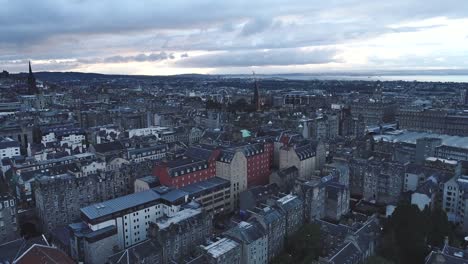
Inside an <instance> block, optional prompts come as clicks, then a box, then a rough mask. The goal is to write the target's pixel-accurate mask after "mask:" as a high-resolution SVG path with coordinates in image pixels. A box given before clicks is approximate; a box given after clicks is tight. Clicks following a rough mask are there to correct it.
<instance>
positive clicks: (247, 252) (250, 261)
mask: <svg viewBox="0 0 468 264" xmlns="http://www.w3.org/2000/svg"><path fill="white" fill-rule="evenodd" d="M224 235H225V236H226V237H229V238H231V239H232V240H234V241H236V242H238V243H239V244H240V245H241V252H242V255H241V263H245V264H254V263H255V264H267V263H268V236H267V233H266V231H265V230H264V228H263V227H262V225H261V224H260V223H258V222H257V221H250V222H244V221H243V222H240V223H239V224H237V225H236V226H234V227H233V228H231V229H229V230H228V231H226V232H225V233H224Z"/></svg>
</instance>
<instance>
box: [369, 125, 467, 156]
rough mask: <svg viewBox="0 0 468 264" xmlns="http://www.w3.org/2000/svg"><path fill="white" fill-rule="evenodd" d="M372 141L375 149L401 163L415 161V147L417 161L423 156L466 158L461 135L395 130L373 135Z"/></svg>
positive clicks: (465, 146)
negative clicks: (388, 154)
mask: <svg viewBox="0 0 468 264" xmlns="http://www.w3.org/2000/svg"><path fill="white" fill-rule="evenodd" d="M439 140H440V141H441V142H440V141H439ZM374 142H375V150H378V151H380V152H386V153H390V154H391V156H392V157H393V158H394V160H396V161H400V162H403V163H404V162H408V161H410V162H416V156H417V155H416V150H417V149H418V150H419V151H418V152H419V153H418V158H419V163H421V160H422V158H423V157H424V159H425V158H428V157H436V158H442V159H447V160H449V159H452V160H458V161H460V160H467V158H468V143H467V140H466V137H462V136H453V135H452V136H451V135H445V134H437V133H431V132H417V131H405V130H397V131H394V132H389V133H384V134H380V135H374ZM418 143H419V147H418Z"/></svg>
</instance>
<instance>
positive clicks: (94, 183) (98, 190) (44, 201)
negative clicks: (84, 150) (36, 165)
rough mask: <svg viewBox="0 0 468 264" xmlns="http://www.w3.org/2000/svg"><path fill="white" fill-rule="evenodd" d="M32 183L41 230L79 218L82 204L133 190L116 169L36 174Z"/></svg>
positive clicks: (123, 175)
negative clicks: (80, 173)
mask: <svg viewBox="0 0 468 264" xmlns="http://www.w3.org/2000/svg"><path fill="white" fill-rule="evenodd" d="M34 184H35V188H34V190H35V191H34V196H35V202H36V210H37V214H38V217H39V219H40V223H41V229H42V231H43V232H44V233H50V232H51V231H52V230H53V229H55V228H57V227H59V226H64V225H67V224H69V223H72V222H74V221H77V220H79V219H80V208H82V207H85V206H88V205H90V204H92V203H96V202H101V201H105V200H109V199H112V198H115V197H118V196H122V195H125V194H127V193H129V192H130V191H133V190H131V189H129V179H128V176H127V175H125V174H120V173H100V174H91V175H88V176H86V177H76V176H74V175H71V174H69V173H66V174H62V175H57V176H52V177H48V176H38V177H37V178H36V181H35V182H34Z"/></svg>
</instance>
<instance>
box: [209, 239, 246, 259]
mask: <svg viewBox="0 0 468 264" xmlns="http://www.w3.org/2000/svg"><path fill="white" fill-rule="evenodd" d="M200 250H201V252H202V254H203V256H204V257H205V260H206V263H208V264H241V256H242V250H241V245H240V244H239V243H238V242H236V241H235V240H232V239H230V238H227V237H224V238H216V239H215V240H214V241H211V240H210V241H209V242H208V243H207V244H206V245H201V246H200Z"/></svg>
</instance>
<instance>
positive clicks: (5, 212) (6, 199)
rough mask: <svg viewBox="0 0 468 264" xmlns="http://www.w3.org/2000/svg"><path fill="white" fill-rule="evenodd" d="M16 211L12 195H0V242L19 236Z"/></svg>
mask: <svg viewBox="0 0 468 264" xmlns="http://www.w3.org/2000/svg"><path fill="white" fill-rule="evenodd" d="M17 213H18V212H17V208H16V203H15V199H14V197H12V196H11V195H0V244H3V243H6V242H9V241H12V240H15V239H17V238H18V237H19V232H18V220H17Z"/></svg>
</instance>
